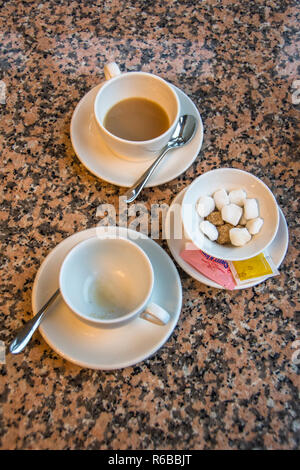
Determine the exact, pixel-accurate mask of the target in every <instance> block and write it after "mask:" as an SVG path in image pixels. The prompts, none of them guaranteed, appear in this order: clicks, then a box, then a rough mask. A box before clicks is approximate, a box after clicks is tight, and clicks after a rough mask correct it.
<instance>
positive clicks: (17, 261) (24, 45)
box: [0, 0, 300, 449]
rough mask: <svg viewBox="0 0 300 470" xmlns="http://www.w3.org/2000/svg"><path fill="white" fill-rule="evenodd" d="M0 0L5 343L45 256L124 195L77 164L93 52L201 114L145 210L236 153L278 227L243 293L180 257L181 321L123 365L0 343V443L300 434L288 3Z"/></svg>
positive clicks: (122, 444) (1, 319) (232, 161)
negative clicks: (189, 143) (76, 137)
mask: <svg viewBox="0 0 300 470" xmlns="http://www.w3.org/2000/svg"><path fill="white" fill-rule="evenodd" d="M0 9H1V10H0V12H1V14H0V80H2V83H3V82H4V84H5V87H6V104H0V112H1V115H0V131H1V139H0V153H1V170H0V177H1V201H0V204H1V207H0V220H1V255H0V256H1V268H2V269H1V273H2V279H1V285H0V289H1V299H0V303H1V311H0V339H1V340H2V341H4V342H5V343H6V344H9V342H10V341H11V340H12V338H13V335H14V332H15V330H16V329H17V328H19V327H20V325H21V324H22V323H23V322H25V321H26V320H27V319H29V318H30V316H31V289H32V285H33V281H34V277H35V275H36V272H37V269H38V267H39V266H40V264H41V262H42V261H43V259H44V258H45V256H46V255H47V254H48V253H49V252H50V251H51V249H52V248H53V247H54V246H56V245H57V244H58V243H59V242H60V241H61V240H63V239H64V238H66V237H67V236H69V235H70V234H73V233H74V232H76V231H78V230H83V229H85V228H88V227H93V226H95V225H96V224H97V222H98V219H97V217H96V209H97V207H98V205H99V204H100V203H101V202H109V203H113V204H116V205H117V204H118V196H119V195H120V194H122V189H120V188H118V187H115V186H112V185H110V184H108V183H105V182H103V181H101V180H98V179H97V178H95V177H94V176H93V175H91V174H90V173H89V172H88V171H87V170H86V169H85V168H84V167H83V165H82V164H81V163H80V162H79V161H78V159H77V158H76V157H75V154H74V151H73V149H72V146H71V142H70V135H69V125H70V119H71V116H72V113H73V110H74V108H75V106H76V104H77V103H78V101H79V99H80V98H81V97H82V96H84V94H85V93H86V92H87V91H88V90H89V89H90V88H91V87H93V86H94V85H96V84H97V83H99V82H100V81H101V80H102V79H103V73H102V70H103V65H104V64H105V63H106V62H107V61H111V60H115V61H117V62H118V63H119V65H120V67H121V69H122V70H144V71H150V72H153V73H156V74H159V75H161V76H162V77H164V78H166V79H167V80H169V81H170V82H172V83H174V84H175V85H176V86H178V87H180V88H182V89H183V90H184V91H185V93H187V94H188V95H189V96H190V97H191V98H192V99H193V100H194V102H195V104H196V105H197V107H198V109H199V111H200V113H201V115H202V117H203V121H204V125H205V138H204V145H203V148H202V150H201V153H200V156H199V158H198V159H197V160H196V161H195V163H194V164H193V165H192V166H191V167H190V168H189V169H188V170H187V171H186V173H185V174H183V175H181V176H180V177H178V178H177V179H175V180H173V181H170V182H169V183H168V184H165V185H163V186H161V187H158V188H150V189H147V190H145V191H144V192H143V197H142V200H143V201H144V202H145V203H146V204H147V205H148V207H150V204H151V203H156V202H166V203H168V204H170V203H171V201H172V198H173V197H174V195H175V194H177V193H178V192H179V191H180V190H181V189H183V188H184V187H185V186H186V185H187V184H189V182H191V181H192V180H193V178H195V176H197V175H199V174H201V173H202V172H204V171H207V170H210V169H212V168H219V167H222V166H227V167H229V166H234V167H236V168H242V169H245V170H246V171H250V172H253V173H254V174H255V175H256V176H258V177H260V178H261V179H262V180H263V181H264V182H265V183H266V184H267V185H269V187H270V188H271V189H272V190H273V192H274V194H275V196H276V198H277V200H278V203H279V204H280V206H281V208H282V210H283V212H284V214H285V216H286V219H287V222H288V225H289V231H290V245H289V250H288V253H287V256H286V258H285V260H284V262H283V264H282V267H281V275H280V277H279V278H274V279H271V280H269V281H267V282H265V283H263V284H261V285H259V286H256V287H253V288H251V289H248V290H242V291H238V292H224V291H221V290H217V289H213V288H209V287H206V286H204V285H202V284H200V283H198V282H196V281H194V280H193V279H191V278H189V277H188V276H187V275H186V274H185V273H184V272H183V271H182V270H180V269H179V273H180V276H181V279H182V283H183V293H184V304H183V310H182V314H181V317H180V320H179V323H178V325H177V327H176V329H175V331H174V333H173V334H172V336H171V337H170V339H169V340H168V342H167V343H166V344H165V345H164V346H163V348H161V349H160V350H159V351H158V352H157V353H156V354H155V356H154V357H152V358H151V359H149V360H147V361H145V362H143V363H140V364H138V365H136V366H135V367H129V368H126V369H124V370H118V371H113V372H102V371H93V370H88V369H82V368H80V367H78V366H76V365H74V364H71V363H69V362H67V361H65V360H63V359H62V358H61V357H59V356H58V355H57V354H56V353H55V352H53V351H52V350H51V349H50V348H49V347H48V345H47V344H46V343H45V342H44V341H43V340H42V338H41V336H40V335H39V334H36V335H35V336H34V339H33V341H32V342H31V343H30V345H29V346H28V347H27V349H26V350H25V351H24V353H22V354H20V355H18V356H11V355H7V358H6V365H2V366H0V406H1V408H0V448H1V449H296V448H298V447H299V429H300V414H299V398H298V392H299V375H297V374H299V370H298V368H297V364H296V363H295V362H293V360H292V355H293V352H295V350H294V349H293V344H295V343H294V342H295V341H296V340H299V339H300V335H299V323H298V324H297V312H298V313H299V303H297V301H298V298H297V293H298V289H299V284H298V283H297V276H299V265H298V263H297V254H298V245H297V234H298V222H299V219H298V214H299V209H298V192H297V191H298V189H299V186H298V170H299V159H298V157H299V153H298V145H297V144H299V140H298V141H297V135H298V136H299V133H297V125H298V122H299V109H300V108H299V104H293V103H292V92H293V88H292V85H293V82H294V80H296V79H298V80H299V79H300V75H299V44H298V45H297V25H298V26H299V23H298V19H299V6H297V2H296V1H292V0H290V1H288V0H280V1H276V0H257V1H255V2H248V1H241V2H233V1H232V0H223V1H222V2H217V1H216V0H204V1H202V2H192V1H189V0H176V1H168V0H162V1H160V2H154V1H152V0H151V1H145V0H138V1H133V0H130V1H127V2H119V1H116V0H111V1H105V2H102V1H98V2H96V1H95V2H79V1H77V0H73V1H64V2H61V1H55V0H50V1H36V0H35V1H31V2H28V1H25V0H23V1H17V0H14V1H10V2H6V1H2V2H0ZM158 242H159V243H160V244H161V245H162V246H163V247H164V248H166V249H167V246H166V243H165V241H161V240H158ZM298 318H299V317H298ZM298 322H299V319H298Z"/></svg>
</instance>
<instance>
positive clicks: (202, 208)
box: [197, 196, 215, 217]
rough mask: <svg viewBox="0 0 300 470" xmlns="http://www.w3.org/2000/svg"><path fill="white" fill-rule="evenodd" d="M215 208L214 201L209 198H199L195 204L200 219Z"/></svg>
mask: <svg viewBox="0 0 300 470" xmlns="http://www.w3.org/2000/svg"><path fill="white" fill-rule="evenodd" d="M214 208H215V201H214V200H213V198H212V197H210V196H201V197H200V199H199V201H198V202H197V212H198V214H199V215H200V217H207V216H208V215H209V214H210V213H211V212H212V211H213V210H214Z"/></svg>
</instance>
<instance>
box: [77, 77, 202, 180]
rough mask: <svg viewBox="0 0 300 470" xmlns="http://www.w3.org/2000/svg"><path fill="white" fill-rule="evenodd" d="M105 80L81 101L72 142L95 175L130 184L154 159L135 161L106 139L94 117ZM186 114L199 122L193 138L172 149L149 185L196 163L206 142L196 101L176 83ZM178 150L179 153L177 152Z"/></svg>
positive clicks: (176, 89)
mask: <svg viewBox="0 0 300 470" xmlns="http://www.w3.org/2000/svg"><path fill="white" fill-rule="evenodd" d="M102 85H103V83H100V85H98V86H96V87H94V88H92V89H91V90H90V91H89V92H88V93H87V94H86V95H85V96H84V97H83V98H82V99H81V101H80V102H79V103H78V105H77V106H76V108H75V111H74V113H73V116H72V120H71V129H70V131H71V141H72V145H73V148H74V150H75V152H76V154H77V156H78V158H79V160H80V161H81V163H82V164H83V165H84V166H85V167H86V168H87V169H88V170H89V171H91V172H92V173H93V174H94V175H96V176H98V177H99V178H101V179H103V180H105V181H108V182H109V183H112V184H115V185H117V186H124V187H130V186H132V185H133V183H134V182H135V181H136V180H137V179H138V177H139V176H141V175H142V174H143V172H144V171H145V170H146V169H147V168H148V167H149V166H150V164H151V161H150V162H149V161H145V162H138V163H135V162H131V161H127V160H123V159H122V158H119V157H117V156H116V155H114V154H113V153H112V152H111V151H110V150H109V148H108V147H107V146H106V144H105V143H104V142H103V141H102V139H101V136H100V133H99V131H98V127H97V123H96V120H95V118H94V111H93V106H94V100H95V97H96V94H97V92H98V90H99V89H100V87H101V86H102ZM171 86H172V87H173V88H174V90H175V91H176V93H177V95H178V98H179V101H180V106H181V113H182V114H192V115H194V116H195V117H196V119H197V121H198V128H197V131H196V134H195V137H194V138H193V140H192V141H191V142H190V143H189V144H187V145H185V146H184V147H182V148H180V149H176V150H174V151H172V150H171V151H170V152H169V153H168V154H167V155H166V157H165V158H164V159H163V161H162V162H161V163H160V165H159V171H155V172H154V173H153V175H152V176H151V178H150V179H149V181H148V183H147V184H146V187H151V186H157V185H160V184H164V183H167V182H168V181H171V180H172V179H174V178H176V177H177V176H179V175H180V174H181V173H183V172H184V171H185V170H187V168H188V167H189V166H190V165H191V164H192V163H193V162H194V160H195V159H196V157H197V156H198V153H199V151H200V149H201V146H202V142H203V123H202V119H201V116H200V114H199V112H198V110H197V108H196V106H195V105H194V103H193V102H192V100H191V99H190V98H189V97H188V96H187V95H186V94H185V93H183V92H182V91H181V90H179V89H178V88H177V87H175V86H174V85H171ZM175 152H176V155H175Z"/></svg>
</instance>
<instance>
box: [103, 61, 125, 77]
mask: <svg viewBox="0 0 300 470" xmlns="http://www.w3.org/2000/svg"><path fill="white" fill-rule="evenodd" d="M120 74H121V70H120V69H119V67H118V65H117V64H116V63H115V62H109V64H106V65H104V75H105V78H106V80H110V79H111V78H113V77H116V76H117V75H120Z"/></svg>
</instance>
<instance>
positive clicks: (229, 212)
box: [221, 204, 243, 225]
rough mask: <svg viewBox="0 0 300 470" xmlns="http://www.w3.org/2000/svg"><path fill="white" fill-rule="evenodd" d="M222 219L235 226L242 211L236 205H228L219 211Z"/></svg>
mask: <svg viewBox="0 0 300 470" xmlns="http://www.w3.org/2000/svg"><path fill="white" fill-rule="evenodd" d="M221 214H222V219H223V220H224V222H228V223H229V224H231V225H237V224H238V223H239V220H240V218H241V217H242V214H243V209H242V208H241V207H240V206H237V205H236V204H228V206H224V207H223V208H222V211H221Z"/></svg>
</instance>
